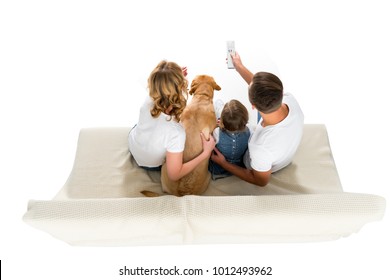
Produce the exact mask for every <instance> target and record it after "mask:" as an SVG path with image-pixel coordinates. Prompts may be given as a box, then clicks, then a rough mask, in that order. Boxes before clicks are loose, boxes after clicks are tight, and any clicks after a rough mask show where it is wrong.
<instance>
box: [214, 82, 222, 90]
mask: <svg viewBox="0 0 390 280" xmlns="http://www.w3.org/2000/svg"><path fill="white" fill-rule="evenodd" d="M213 88H214V89H215V90H221V87H220V86H219V85H218V84H217V83H216V82H215V81H213Z"/></svg>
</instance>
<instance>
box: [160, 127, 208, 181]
mask: <svg viewBox="0 0 390 280" xmlns="http://www.w3.org/2000/svg"><path fill="white" fill-rule="evenodd" d="M200 137H201V138H202V145H203V151H202V153H201V154H200V155H199V156H197V157H196V158H194V159H192V160H190V161H188V162H186V163H183V152H181V153H170V152H167V154H166V165H167V173H168V177H169V179H171V180H172V181H177V180H179V179H181V178H182V177H184V176H185V175H187V174H188V173H190V172H191V171H192V170H194V169H195V167H197V166H198V165H199V164H200V163H201V162H202V161H203V160H205V159H208V158H209V157H210V154H211V152H212V151H213V149H214V147H215V140H214V138H213V137H210V140H208V141H207V140H206V138H205V137H204V135H203V133H201V134H200Z"/></svg>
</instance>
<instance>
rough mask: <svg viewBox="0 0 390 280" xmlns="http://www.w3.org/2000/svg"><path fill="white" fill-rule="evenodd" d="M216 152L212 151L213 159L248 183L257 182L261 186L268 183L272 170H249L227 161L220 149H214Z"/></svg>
mask: <svg viewBox="0 0 390 280" xmlns="http://www.w3.org/2000/svg"><path fill="white" fill-rule="evenodd" d="M214 152H215V153H212V155H211V160H212V161H214V162H215V163H217V164H219V165H220V166H222V168H224V169H225V170H226V171H229V172H230V173H232V174H233V175H235V176H237V177H238V178H240V179H242V180H244V181H246V182H248V183H251V184H255V185H258V186H260V187H264V186H265V185H267V184H268V182H269V179H270V177H271V170H269V171H266V172H259V171H256V170H249V169H246V168H243V167H240V166H238V165H235V164H232V163H230V162H228V161H226V159H225V157H224V156H223V155H222V154H221V152H220V151H218V149H217V148H215V149H214Z"/></svg>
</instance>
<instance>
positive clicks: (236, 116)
mask: <svg viewBox="0 0 390 280" xmlns="http://www.w3.org/2000/svg"><path fill="white" fill-rule="evenodd" d="M248 120H249V114H248V110H247V109H246V108H245V106H244V105H243V104H242V103H241V102H240V101H238V100H236V99H232V100H230V101H229V102H228V103H226V104H225V106H224V107H223V109H222V112H221V119H220V124H219V127H220V128H221V129H222V130H228V131H232V132H233V131H243V130H244V129H245V127H246V124H247V123H248Z"/></svg>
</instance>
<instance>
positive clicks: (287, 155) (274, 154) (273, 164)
mask: <svg viewBox="0 0 390 280" xmlns="http://www.w3.org/2000/svg"><path fill="white" fill-rule="evenodd" d="M283 103H285V104H286V105H287V106H288V108H289V112H288V115H287V117H286V118H285V119H284V120H283V121H281V122H280V123H278V124H276V125H270V126H266V127H263V126H262V125H261V122H259V123H258V124H257V126H256V128H255V130H254V132H253V133H252V135H251V137H250V139H249V143H248V151H247V153H246V154H245V156H244V163H245V166H246V167H247V168H248V169H254V170H256V171H259V172H266V171H269V170H271V172H275V171H278V170H280V169H282V168H283V167H285V166H287V165H288V164H289V163H290V162H291V161H292V158H293V156H294V155H295V152H296V150H297V148H298V146H299V144H300V142H301V138H302V132H303V120H304V116H303V113H302V110H301V108H300V106H299V104H298V102H297V100H296V99H295V98H294V96H293V95H292V94H289V93H285V94H284V96H283Z"/></svg>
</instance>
